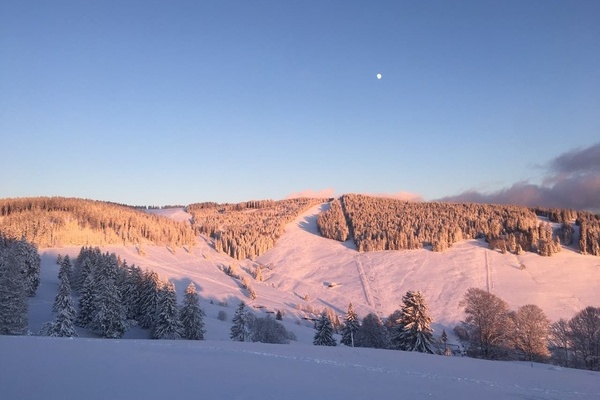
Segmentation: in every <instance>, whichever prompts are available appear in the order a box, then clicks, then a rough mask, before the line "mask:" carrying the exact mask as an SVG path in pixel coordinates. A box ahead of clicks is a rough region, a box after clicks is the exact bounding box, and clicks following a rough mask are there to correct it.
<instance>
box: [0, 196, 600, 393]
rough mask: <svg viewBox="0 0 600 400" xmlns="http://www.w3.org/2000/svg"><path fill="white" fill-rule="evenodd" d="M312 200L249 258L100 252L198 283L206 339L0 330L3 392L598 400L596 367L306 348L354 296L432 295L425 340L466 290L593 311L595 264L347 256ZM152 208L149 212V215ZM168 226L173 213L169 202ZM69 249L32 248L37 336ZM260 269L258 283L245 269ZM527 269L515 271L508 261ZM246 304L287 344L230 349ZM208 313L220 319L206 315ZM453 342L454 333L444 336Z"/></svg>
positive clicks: (390, 299) (565, 254) (447, 323)
mask: <svg viewBox="0 0 600 400" xmlns="http://www.w3.org/2000/svg"><path fill="white" fill-rule="evenodd" d="M326 206H327V205H320V206H316V207H313V208H312V209H310V210H309V211H308V212H306V213H305V214H303V215H301V216H300V217H299V218H298V219H297V220H296V221H294V222H292V223H290V224H289V225H288V226H287V228H286V233H285V235H284V236H283V237H282V238H281V239H280V240H279V241H278V243H277V245H276V247H275V248H273V249H272V250H270V251H269V252H267V253H266V254H264V255H263V256H261V257H259V258H258V259H257V260H255V261H249V260H246V261H243V262H239V261H236V260H233V259H231V258H229V257H227V256H225V255H222V254H219V253H217V252H215V251H214V250H213V249H212V247H211V246H210V243H209V241H208V240H206V239H204V238H199V239H198V244H197V246H196V247H195V248H193V249H190V250H184V249H179V250H177V252H176V253H175V254H172V253H171V252H169V251H168V250H167V249H166V248H164V247H157V246H145V247H144V253H145V255H143V256H142V255H139V254H138V253H137V251H136V249H135V248H133V247H119V246H112V247H105V248H103V250H104V251H110V252H116V253H117V254H119V255H120V256H121V257H122V258H123V259H126V260H127V262H128V263H130V264H131V263H135V264H136V265H139V266H141V267H145V268H150V269H154V270H156V271H158V272H159V273H160V274H162V275H163V276H164V277H168V278H169V279H171V280H172V281H173V282H174V283H175V285H176V288H177V292H178V296H179V299H181V298H182V296H183V291H184V290H185V288H186V286H187V285H188V283H189V282H190V281H193V282H195V283H196V286H197V287H198V293H199V295H200V296H201V299H202V300H201V305H202V307H203V308H204V309H205V311H206V313H207V316H206V318H205V322H206V329H207V334H206V338H207V341H205V342H188V341H175V342H170V341H151V340H142V339H145V338H147V336H148V335H147V332H146V331H143V330H140V329H137V328H133V329H131V330H130V331H129V332H128V333H127V334H126V338H125V339H123V340H115V341H110V340H102V339H96V338H94V339H91V338H89V336H91V335H90V334H89V333H86V332H84V331H80V332H79V333H80V338H77V339H54V338H41V337H0V398H2V399H34V398H83V397H85V398H98V399H100V398H102V399H106V398H111V399H118V398H123V399H132V398H142V399H152V398H164V397H165V396H169V395H171V396H181V395H185V396H190V395H196V396H199V397H204V398H232V399H236V398H239V399H245V398H248V399H250V398H252V399H265V398H273V399H279V398H291V399H293V398H304V397H306V396H312V397H316V398H330V399H331V398H356V399H360V398H375V397H377V396H385V398H392V397H393V398H411V399H421V398H459V397H462V398H482V397H487V398H488V399H490V400H495V399H504V398H521V399H569V398H600V385H599V384H598V382H599V379H600V374H598V373H592V372H589V371H575V370H569V369H559V368H555V367H552V366H549V365H540V364H534V365H533V368H532V367H531V366H530V365H529V364H524V363H514V362H486V361H481V360H473V359H467V358H461V357H442V356H431V355H423V354H411V353H405V352H397V351H384V350H370V349H350V348H345V347H343V346H342V347H336V348H323V347H316V346H312V345H311V342H312V336H313V333H314V331H313V329H312V323H311V322H308V321H306V320H303V319H302V317H303V316H306V315H307V314H306V311H305V310H308V309H309V308H312V309H315V310H318V311H320V310H321V309H322V308H323V307H329V308H332V309H333V310H335V311H337V312H338V313H339V314H340V316H342V315H343V314H344V313H345V311H346V308H347V305H348V303H349V302H350V301H351V302H353V304H354V306H355V309H356V311H357V312H358V314H359V316H360V317H363V316H365V315H366V314H367V313H368V312H371V311H374V312H377V313H378V314H380V315H381V316H387V315H388V314H390V313H391V312H392V311H394V310H395V309H397V308H399V306H400V303H401V298H402V296H403V295H404V294H405V293H406V291H408V290H420V291H422V292H423V293H424V294H425V296H426V298H427V299H428V301H429V306H430V311H431V314H432V316H433V319H434V328H435V329H436V332H435V335H436V336H439V334H440V333H441V330H442V328H444V329H446V331H447V332H448V333H449V334H451V331H452V328H453V327H454V326H455V325H456V324H457V323H458V322H459V321H460V320H461V319H462V318H463V314H462V308H461V307H460V306H459V302H460V300H461V298H462V296H463V294H464V292H465V291H466V290H467V289H468V288H470V287H479V288H483V289H489V290H490V291H491V292H492V293H494V294H496V295H498V296H500V297H501V298H503V299H504V300H506V301H507V302H508V303H509V304H510V306H511V307H512V308H513V309H516V308H517V307H519V306H521V305H523V304H527V303H533V304H537V305H538V306H540V307H541V308H542V309H543V310H544V311H545V312H546V314H547V315H548V317H549V318H550V319H551V320H553V321H554V320H557V319H558V318H560V317H564V318H571V317H572V316H573V315H574V314H575V313H576V312H577V311H579V310H581V309H582V308H583V307H585V306H588V305H592V306H600V295H599V294H598V293H597V288H598V287H599V286H600V258H598V257H591V256H581V255H579V254H577V253H575V252H574V251H572V250H570V249H568V248H565V249H564V250H563V251H562V252H561V253H559V254H556V255H554V256H553V257H550V258H547V257H540V256H537V255H535V254H524V255H522V256H518V257H517V256H514V255H502V254H500V253H499V252H496V251H490V250H488V249H487V248H486V246H485V243H482V242H480V241H475V240H471V241H465V242H462V243H458V244H456V245H454V247H453V248H452V249H450V250H448V251H446V252H444V253H433V252H431V251H428V250H414V251H400V252H398V251H385V252H374V253H358V252H356V250H355V249H354V248H353V245H352V243H351V242H346V243H339V242H335V241H332V240H328V239H324V238H322V237H321V236H319V235H318V233H317V229H316V216H317V214H318V212H319V210H320V209H321V207H326ZM159 211H160V210H159ZM168 214H169V215H171V216H172V217H174V218H177V219H179V220H185V219H186V217H187V215H186V214H185V212H183V210H168ZM78 252H79V248H74V247H73V248H55V249H41V253H42V276H41V278H42V284H41V286H40V288H39V289H38V294H37V296H36V297H35V298H33V299H31V301H30V321H29V328H30V330H31V331H32V332H37V331H38V330H39V329H40V327H41V326H42V324H43V323H44V322H46V321H49V320H51V319H52V318H53V316H52V314H51V308H52V303H53V300H54V296H55V294H56V290H57V288H58V277H57V274H58V266H57V265H56V263H55V260H56V256H57V254H58V253H61V254H62V255H64V254H69V255H70V256H71V257H76V256H77V253H78ZM257 263H260V264H263V265H265V266H267V267H268V268H267V269H266V270H265V271H264V272H263V275H264V276H265V281H264V282H257V281H253V280H252V278H251V276H250V271H251V270H252V269H253V268H254V267H255V265H257ZM230 264H235V265H237V266H239V268H240V271H241V274H242V275H247V277H248V279H250V280H251V284H252V287H253V288H254V290H255V291H256V293H257V294H258V297H257V299H256V300H250V299H248V298H247V297H246V295H245V292H244V290H243V289H242V288H241V286H240V285H239V282H238V281H236V280H234V279H232V278H231V277H229V276H227V275H225V274H224V273H223V272H222V271H221V270H220V269H219V266H221V265H230ZM520 264H525V265H526V268H525V269H524V270H520V269H519V268H518V266H519V265H520ZM241 299H243V300H245V301H246V302H247V303H248V304H249V305H250V306H253V307H254V311H255V312H256V313H257V314H265V313H267V312H273V311H275V310H282V311H283V312H284V321H283V322H284V324H285V326H286V328H287V329H288V330H292V331H294V332H295V333H296V335H297V336H298V341H297V342H292V344H290V345H264V344H251V343H233V342H231V341H229V340H228V335H229V328H230V326H231V325H230V320H231V317H232V316H233V313H234V311H235V308H236V307H237V305H238V303H239V301H240V300H241ZM219 311H225V312H226V313H227V321H220V320H218V319H217V314H218V313H219ZM451 341H452V339H451Z"/></svg>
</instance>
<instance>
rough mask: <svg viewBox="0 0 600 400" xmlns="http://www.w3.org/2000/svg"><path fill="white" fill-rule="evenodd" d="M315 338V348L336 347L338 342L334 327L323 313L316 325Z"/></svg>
mask: <svg viewBox="0 0 600 400" xmlns="http://www.w3.org/2000/svg"><path fill="white" fill-rule="evenodd" d="M315 329H316V332H315V337H314V340H313V344H314V345H315V346H336V345H337V342H336V341H335V339H334V338H333V326H332V325H331V320H330V319H329V317H328V316H327V313H326V312H325V311H323V312H322V313H321V317H319V319H318V320H317V322H316V323H315Z"/></svg>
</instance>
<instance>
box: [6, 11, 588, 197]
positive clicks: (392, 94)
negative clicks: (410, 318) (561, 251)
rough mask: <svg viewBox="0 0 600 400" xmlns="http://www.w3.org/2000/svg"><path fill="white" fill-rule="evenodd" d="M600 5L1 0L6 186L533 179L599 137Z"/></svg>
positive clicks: (115, 188)
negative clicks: (563, 156)
mask: <svg viewBox="0 0 600 400" xmlns="http://www.w3.org/2000/svg"><path fill="white" fill-rule="evenodd" d="M599 21H600V1H596V0H594V1H549V0H543V1H541V0H540V1H446V0H444V1H410V2H409V1H375V2H369V1H347V0H345V1H274V0H272V1H166V0H165V1H149V0H144V1H126V0H120V1H2V2H1V3H0V148H1V150H2V156H1V157H0V198H2V197H20V196H33V195H63V196H76V197H86V198H94V199H99V200H110V201H116V202H124V203H129V204H156V205H161V204H176V203H181V204H188V203H191V202H197V201H211V200H212V201H219V202H236V201H242V200H248V199H257V198H258V199H263V198H274V199H280V198H284V197H286V196H287V195H288V194H290V193H294V192H300V191H303V190H308V189H311V190H315V191H318V190H323V189H328V188H330V189H333V190H334V191H335V193H337V194H342V193H348V192H361V193H396V192H400V191H406V192H412V193H416V194H418V195H420V196H422V197H423V198H424V199H427V200H430V199H436V198H441V197H444V196H450V195H457V194H459V193H462V192H464V191H467V190H477V191H483V192H485V191H488V192H489V191H496V190H500V189H503V188H506V187H510V186H511V185H513V184H515V183H516V182H519V181H523V180H525V181H528V182H531V183H534V184H542V180H543V179H544V178H545V176H546V173H547V171H545V170H544V167H543V166H544V165H546V164H547V163H548V162H550V161H551V160H552V159H554V158H556V157H558V156H560V155H561V154H563V153H565V152H566V151H568V150H572V149H574V148H587V147H589V146H592V145H594V144H595V143H597V142H598V141H600V23H599ZM377 73H381V74H382V75H383V78H382V79H381V80H378V79H377V78H376V74H377Z"/></svg>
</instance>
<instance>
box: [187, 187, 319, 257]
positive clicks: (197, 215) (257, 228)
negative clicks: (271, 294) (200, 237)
mask: <svg viewBox="0 0 600 400" xmlns="http://www.w3.org/2000/svg"><path fill="white" fill-rule="evenodd" d="M323 201H324V200H323V199H309V198H298V199H288V200H280V201H273V200H260V201H248V202H244V203H237V204H217V203H196V204H190V205H189V206H188V207H187V212H188V213H190V214H192V216H193V225H194V227H195V229H196V231H197V232H198V233H201V234H204V235H207V236H210V237H211V238H212V239H213V240H214V245H215V249H216V250H217V251H220V252H222V253H226V254H228V255H229V256H230V257H233V258H235V259H238V260H242V259H245V258H254V257H257V256H260V255H261V254H263V253H265V252H266V251H268V250H269V249H271V248H272V247H273V246H274V245H275V242H276V241H277V239H278V238H279V237H280V236H281V235H282V234H283V229H284V226H285V224H287V223H288V222H291V221H292V220H293V219H294V218H296V217H297V216H298V215H299V214H300V213H301V212H303V211H305V210H306V209H308V208H309V207H311V206H313V205H315V204H318V203H321V202H323Z"/></svg>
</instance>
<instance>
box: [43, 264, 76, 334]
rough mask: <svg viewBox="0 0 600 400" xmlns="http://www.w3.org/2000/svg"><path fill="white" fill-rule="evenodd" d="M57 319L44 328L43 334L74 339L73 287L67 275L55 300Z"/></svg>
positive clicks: (63, 276)
mask: <svg viewBox="0 0 600 400" xmlns="http://www.w3.org/2000/svg"><path fill="white" fill-rule="evenodd" d="M54 311H56V312H57V316H56V319H55V320H54V321H52V322H50V323H49V324H46V325H45V326H44V328H42V332H41V333H42V334H43V335H47V336H57V337H74V336H77V334H76V333H75V325H74V321H75V308H74V307H73V300H72V299H71V286H70V284H69V278H68V277H67V275H62V276H61V279H60V286H59V289H58V294H57V295H56V299H55V300H54Z"/></svg>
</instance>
